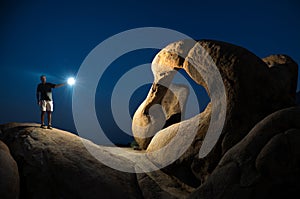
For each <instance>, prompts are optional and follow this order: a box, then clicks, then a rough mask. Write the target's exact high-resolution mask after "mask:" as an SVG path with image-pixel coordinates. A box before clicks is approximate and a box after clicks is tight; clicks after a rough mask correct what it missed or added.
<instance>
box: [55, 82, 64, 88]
mask: <svg viewBox="0 0 300 199" xmlns="http://www.w3.org/2000/svg"><path fill="white" fill-rule="evenodd" d="M66 84H67V83H62V84H55V85H54V88H59V87H62V86H65V85H66Z"/></svg>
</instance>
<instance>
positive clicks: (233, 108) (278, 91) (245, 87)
mask: <svg viewBox="0 0 300 199" xmlns="http://www.w3.org/2000/svg"><path fill="white" fill-rule="evenodd" d="M203 49H204V50H203ZM210 58H211V59H212V60H213V61H214V63H215V65H216V67H217V68H218V70H219V71H220V74H221V76H222V79H223V82H224V86H225V89H226V97H227V110H226V121H225V125H224V128H223V131H222V134H221V137H220V138H219V140H218V143H217V144H216V145H215V147H214V148H213V150H212V151H211V153H210V154H209V155H208V156H206V157H205V158H201V159H199V158H197V157H198V153H199V148H200V147H201V145H202V141H203V139H204V137H205V134H206V131H207V128H208V125H209V121H210V116H211V110H210V108H209V107H208V108H207V110H205V111H204V112H203V113H202V114H200V115H198V116H196V117H198V118H199V120H200V122H199V128H198V132H197V134H196V136H195V139H194V141H193V144H192V145H191V147H190V148H189V149H188V150H187V152H186V153H185V154H184V155H183V156H182V157H181V158H180V159H179V160H177V161H176V162H175V166H174V167H173V168H178V167H182V165H184V167H185V169H186V171H187V172H188V170H191V172H193V173H194V174H195V176H196V177H197V178H198V179H199V180H200V181H201V182H202V183H203V182H204V181H205V180H206V178H207V177H208V176H209V175H210V173H211V172H212V171H213V169H214V168H215V166H216V165H217V163H218V162H219V160H220V159H221V157H222V156H223V155H224V153H225V152H226V151H227V150H229V149H230V148H231V147H233V146H234V145H235V144H236V143H238V142H239V141H240V140H241V139H242V138H243V137H244V136H246V135H247V133H248V132H249V131H250V130H251V128H253V127H254V125H255V124H256V123H257V122H259V121H260V120H262V119H263V118H264V117H266V116H267V115H269V114H271V113H273V112H274V111H277V110H280V109H282V108H286V107H290V106H293V105H295V92H296V86H297V77H298V75H297V74H298V66H297V64H296V63H295V62H294V61H293V60H292V59H291V58H290V57H288V56H287V55H271V56H269V57H267V58H264V59H260V58H258V57H257V56H256V55H254V54H253V53H251V52H249V51H248V50H247V49H245V48H242V47H239V46H235V45H232V44H228V43H225V42H220V41H210V40H202V41H199V42H196V43H193V42H191V41H178V42H175V43H172V44H170V45H168V46H167V47H165V48H164V49H162V50H161V51H160V52H159V53H158V54H157V55H156V57H155V58H154V60H153V62H152V71H153V74H154V77H155V78H154V82H153V86H152V88H151V89H150V91H149V94H148V97H147V98H146V99H145V101H144V102H143V103H142V104H141V106H140V107H139V109H140V110H144V109H146V107H147V108H148V109H149V104H151V102H152V101H157V100H156V98H158V99H161V98H163V96H162V95H164V94H165V91H164V89H163V87H161V89H160V86H158V85H160V84H162V83H163V85H166V84H169V83H170V82H171V80H172V78H173V76H174V74H175V73H176V70H178V69H184V70H185V71H186V72H187V73H188V74H189V75H190V77H191V78H192V79H193V80H194V81H195V82H197V83H198V84H200V85H202V86H204V87H205V88H206V89H207V92H208V94H209V95H210V92H213V91H209V90H208V87H207V85H206V83H205V81H204V79H205V77H202V76H201V75H200V73H199V72H198V70H197V69H196V68H195V64H194V63H199V64H198V65H197V67H198V69H199V70H201V71H202V72H203V74H205V75H209V74H210V73H211V70H210V68H209V67H210V63H209V60H210ZM199 60H200V61H199ZM153 87H155V88H157V89H153ZM158 90H159V91H161V92H157V91H158ZM196 92H197V91H196ZM162 106H163V105H162ZM134 117H135V120H134V121H133V124H132V125H133V127H134V126H136V125H139V124H137V123H135V121H138V120H139V118H143V117H148V115H147V113H145V112H138V111H137V112H136V114H135V116H134ZM151 119H153V120H155V118H153V117H152V118H151ZM151 119H149V120H148V121H146V122H145V124H144V125H146V124H147V125H148V126H151V125H154V126H155V123H151ZM194 119H195V118H191V119H190V122H193V120H194ZM147 122H148V123H147ZM184 122H185V124H186V123H188V121H184ZM179 125H181V123H178V124H174V125H171V126H169V127H168V128H165V129H162V130H161V131H158V132H157V133H156V135H155V136H154V137H153V139H152V140H151V142H150V143H149V145H148V148H147V151H155V150H158V149H160V148H161V147H163V146H165V145H166V143H169V142H170V140H172V139H173V137H174V136H173V135H176V133H177V129H178V126H179ZM181 126H182V125H181ZM185 127H189V125H187V124H186V125H185ZM149 128H150V127H149ZM152 128H155V127H152ZM133 133H134V135H136V134H137V133H135V128H133ZM139 133H141V132H139ZM142 133H144V134H147V130H145V131H144V132H142ZM186 133H189V132H188V130H187V132H186ZM137 141H138V142H139V138H137ZM143 147H144V148H145V145H144V144H143ZM178 147H181V145H180V144H179V145H178ZM174 150H175V151H176V149H174V148H172V149H170V151H165V152H164V153H161V154H160V155H161V157H160V158H157V159H161V160H163V159H167V158H168V157H169V156H170V154H172V151H174ZM190 166H191V168H190ZM175 170H176V169H175ZM173 172H175V173H177V172H176V171H174V170H173ZM185 180H187V182H188V179H185Z"/></svg>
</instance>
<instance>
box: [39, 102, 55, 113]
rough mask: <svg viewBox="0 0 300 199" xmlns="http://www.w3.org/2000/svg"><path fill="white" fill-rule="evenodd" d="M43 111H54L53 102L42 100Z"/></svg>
mask: <svg viewBox="0 0 300 199" xmlns="http://www.w3.org/2000/svg"><path fill="white" fill-rule="evenodd" d="M40 106H41V111H49V112H52V111H53V101H49V100H41V105H40Z"/></svg>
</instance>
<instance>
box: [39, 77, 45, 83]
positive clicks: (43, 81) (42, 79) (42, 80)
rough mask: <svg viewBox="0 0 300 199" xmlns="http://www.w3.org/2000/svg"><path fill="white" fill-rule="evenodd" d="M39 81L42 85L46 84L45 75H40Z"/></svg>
mask: <svg viewBox="0 0 300 199" xmlns="http://www.w3.org/2000/svg"><path fill="white" fill-rule="evenodd" d="M40 79H41V82H42V83H43V84H44V83H46V75H41V77H40Z"/></svg>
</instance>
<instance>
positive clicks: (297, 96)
mask: <svg viewBox="0 0 300 199" xmlns="http://www.w3.org/2000/svg"><path fill="white" fill-rule="evenodd" d="M296 104H297V105H298V106H299V105H300V91H299V92H298V93H297V94H296Z"/></svg>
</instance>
